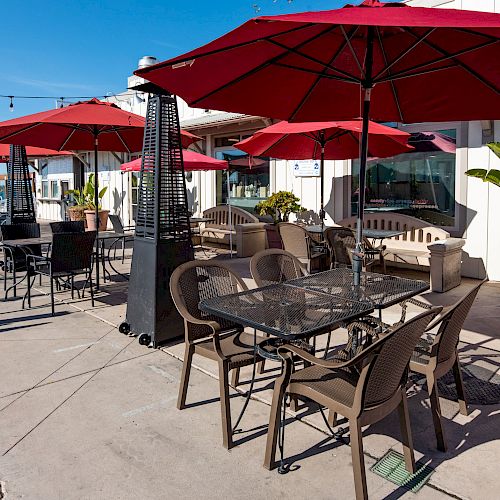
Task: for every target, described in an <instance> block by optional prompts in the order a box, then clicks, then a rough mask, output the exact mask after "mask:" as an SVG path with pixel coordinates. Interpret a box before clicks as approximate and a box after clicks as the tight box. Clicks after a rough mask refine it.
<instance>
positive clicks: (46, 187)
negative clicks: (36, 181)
mask: <svg viewBox="0 0 500 500" xmlns="http://www.w3.org/2000/svg"><path fill="white" fill-rule="evenodd" d="M48 197H49V181H42V198H48Z"/></svg>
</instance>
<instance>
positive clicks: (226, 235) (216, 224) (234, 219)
mask: <svg viewBox="0 0 500 500" xmlns="http://www.w3.org/2000/svg"><path fill="white" fill-rule="evenodd" d="M203 217H206V218H207V219H212V221H211V222H205V223H204V224H203V225H202V226H201V228H200V235H201V237H202V239H203V241H204V242H212V243H219V244H222V245H227V246H229V244H230V235H231V234H232V238H233V245H236V230H237V229H238V227H237V226H239V225H242V224H250V223H256V222H259V219H258V218H257V217H256V216H255V215H252V214H251V213H249V212H247V211H246V210H243V209H241V208H238V207H231V221H229V208H228V206H227V205H220V206H218V207H213V208H209V209H208V210H205V211H204V212H203Z"/></svg>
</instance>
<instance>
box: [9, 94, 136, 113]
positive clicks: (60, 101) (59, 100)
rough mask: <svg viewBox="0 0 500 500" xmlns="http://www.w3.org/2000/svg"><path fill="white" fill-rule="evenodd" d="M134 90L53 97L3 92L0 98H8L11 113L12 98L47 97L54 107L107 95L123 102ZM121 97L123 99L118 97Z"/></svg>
mask: <svg viewBox="0 0 500 500" xmlns="http://www.w3.org/2000/svg"><path fill="white" fill-rule="evenodd" d="M135 94H136V92H132V91H126V92H119V93H116V94H112V93H111V92H109V93H107V94H106V95H91V96H82V95H80V96H66V97H64V96H63V97H55V96H47V95H5V94H0V99H1V98H4V99H9V101H10V102H9V111H10V112H11V113H13V112H14V99H49V100H55V102H56V108H63V107H64V106H65V105H66V104H69V103H70V102H71V101H81V100H84V101H87V100H89V99H93V98H97V99H105V100H106V101H107V100H108V98H109V97H112V98H114V99H116V101H118V102H124V101H127V100H128V99H129V98H130V97H131V96H133V95H135ZM120 97H122V98H123V99H120Z"/></svg>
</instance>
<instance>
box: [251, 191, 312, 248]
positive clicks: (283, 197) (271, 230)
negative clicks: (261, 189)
mask: <svg viewBox="0 0 500 500" xmlns="http://www.w3.org/2000/svg"><path fill="white" fill-rule="evenodd" d="M299 202H300V199H299V198H297V196H295V195H294V194H293V193H291V192H290V191H278V192H277V193H273V194H272V195H271V196H270V197H269V198H268V199H267V200H264V201H261V202H260V203H257V205H256V206H255V212H256V213H257V214H259V215H268V216H271V217H272V218H273V221H274V223H273V224H267V225H266V235H267V246H268V247H269V248H283V245H282V243H281V238H280V235H279V233H278V230H277V228H276V224H278V222H288V219H289V218H290V214H296V213H299V212H304V211H305V210H306V209H305V208H304V207H303V206H301V205H300V204H299Z"/></svg>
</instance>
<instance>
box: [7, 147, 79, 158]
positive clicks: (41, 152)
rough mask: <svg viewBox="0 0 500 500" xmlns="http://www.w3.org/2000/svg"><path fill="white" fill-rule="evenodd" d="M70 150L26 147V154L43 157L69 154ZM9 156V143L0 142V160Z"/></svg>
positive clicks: (31, 156)
mask: <svg viewBox="0 0 500 500" xmlns="http://www.w3.org/2000/svg"><path fill="white" fill-rule="evenodd" d="M70 154H72V153H71V152H70V151H54V150H53V149H46V148H37V147H33V146H27V147H26V156H28V157H30V158H44V157H46V156H62V155H70ZM9 157H10V145H9V144H0V161H8V160H9Z"/></svg>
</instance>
